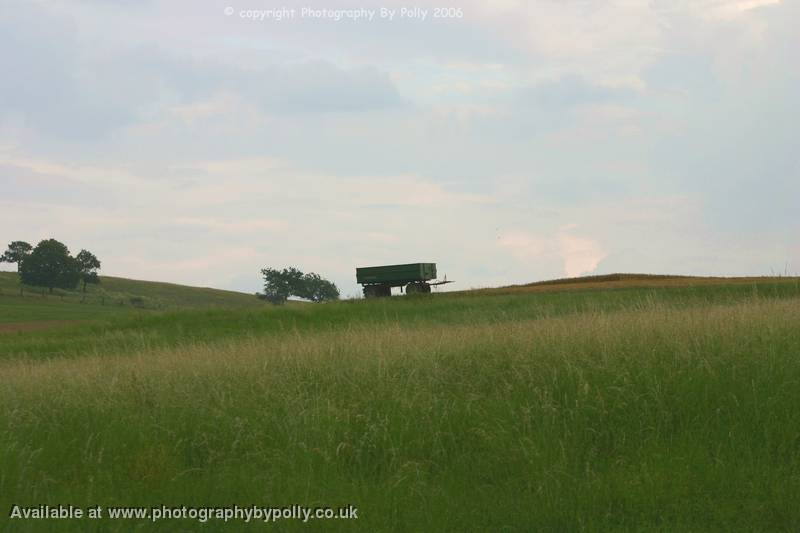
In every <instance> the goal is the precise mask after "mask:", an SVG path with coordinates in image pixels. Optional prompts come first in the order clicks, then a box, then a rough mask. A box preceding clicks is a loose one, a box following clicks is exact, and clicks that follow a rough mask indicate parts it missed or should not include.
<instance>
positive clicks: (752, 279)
mask: <svg viewBox="0 0 800 533" xmlns="http://www.w3.org/2000/svg"><path fill="white" fill-rule="evenodd" d="M798 280H800V278H798V277H786V276H761V277H758V276H749V277H723V276H678V275H671V274H626V273H614V274H603V275H598V276H581V277H575V278H559V279H551V280H544V281H534V282H531V283H524V284H521V285H506V286H503V287H486V288H478V289H471V290H469V291H455V292H460V293H475V294H514V293H527V292H554V291H563V290H586V289H644V288H659V287H664V288H666V287H694V286H707V285H741V284H750V285H753V284H758V283H776V282H797V281H798Z"/></svg>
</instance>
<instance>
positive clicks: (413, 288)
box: [406, 281, 431, 294]
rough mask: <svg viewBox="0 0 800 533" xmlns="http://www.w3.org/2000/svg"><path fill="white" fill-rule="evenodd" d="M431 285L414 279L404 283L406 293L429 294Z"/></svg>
mask: <svg viewBox="0 0 800 533" xmlns="http://www.w3.org/2000/svg"><path fill="white" fill-rule="evenodd" d="M430 292H431V286H430V285H428V284H427V283H425V282H424V281H414V282H411V283H409V284H408V285H406V294H430Z"/></svg>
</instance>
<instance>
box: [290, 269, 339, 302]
mask: <svg viewBox="0 0 800 533" xmlns="http://www.w3.org/2000/svg"><path fill="white" fill-rule="evenodd" d="M302 285H303V287H302V291H300V294H297V296H300V297H301V298H305V299H307V300H311V301H312V302H324V301H326V300H338V299H339V289H338V287H336V284H335V283H333V282H330V281H328V280H327V279H324V278H322V277H321V276H320V275H319V274H315V273H314V272H309V273H308V274H306V275H304V276H303V283H302Z"/></svg>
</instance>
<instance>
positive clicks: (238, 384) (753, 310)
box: [0, 288, 800, 531]
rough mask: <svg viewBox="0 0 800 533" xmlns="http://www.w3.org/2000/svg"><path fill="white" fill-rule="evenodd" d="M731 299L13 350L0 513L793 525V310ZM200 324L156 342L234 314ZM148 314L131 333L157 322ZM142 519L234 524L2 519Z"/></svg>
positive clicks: (477, 309) (648, 297)
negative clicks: (55, 352) (187, 510)
mask: <svg viewBox="0 0 800 533" xmlns="http://www.w3.org/2000/svg"><path fill="white" fill-rule="evenodd" d="M672 290H674V289H670V291H672ZM737 290H738V289H736V290H734V291H733V292H725V291H719V290H717V291H716V292H710V293H704V292H683V293H680V292H679V293H674V292H669V291H666V292H655V293H652V292H632V293H631V292H628V293H624V292H619V293H617V292H614V293H606V296H598V295H597V294H594V293H591V294H594V296H587V295H586V294H584V296H576V295H575V294H574V293H570V295H569V296H566V295H562V297H563V298H564V299H563V300H559V299H558V297H557V296H556V295H553V296H552V299H551V300H548V299H547V298H544V299H542V300H531V301H527V300H525V299H524V298H523V299H522V300H519V299H517V300H515V299H514V298H518V297H502V298H501V297H486V298H461V299H458V298H456V299H446V298H444V299H437V298H433V299H431V298H427V299H425V298H420V299H407V300H391V301H381V302H374V303H373V302H366V303H363V302H362V303H359V302H354V303H342V304H337V305H332V306H315V307H313V308H312V309H313V310H311V311H306V310H305V309H304V310H278V311H275V312H274V314H272V313H266V314H265V315H264V317H260V316H255V315H253V320H256V321H257V320H263V322H256V325H258V326H259V327H261V326H264V325H265V324H271V325H270V326H269V327H266V329H267V332H266V333H263V332H259V331H258V328H257V327H253V328H248V327H238V329H236V331H235V334H231V335H227V336H226V335H217V334H216V333H220V332H221V331H223V330H224V328H225V326H219V327H220V328H221V329H219V330H216V333H215V334H214V335H212V336H211V337H209V338H204V337H196V338H195V337H192V336H191V335H189V336H186V335H184V336H183V337H180V338H175V339H173V340H172V341H171V342H165V343H152V344H150V345H146V344H143V345H142V346H140V348H139V349H137V350H129V351H124V350H123V352H121V353H119V354H116V355H115V353H114V352H112V351H106V350H103V349H100V348H101V347H102V346H107V347H109V348H113V347H115V346H122V347H125V346H127V345H125V344H124V343H123V344H120V345H117V344H114V343H113V342H111V341H108V340H105V341H103V343H105V342H107V343H108V344H97V345H95V349H94V350H89V351H88V352H84V353H83V354H77V353H73V354H69V357H63V356H58V357H51V358H47V359H41V358H36V357H35V355H36V354H34V353H27V354H26V355H20V354H18V353H17V354H16V355H12V356H10V357H6V358H5V359H3V360H0V375H2V380H0V472H1V473H2V474H1V475H0V509H8V507H9V505H10V504H11V503H12V502H13V503H17V504H23V505H34V504H40V503H51V504H55V503H73V504H80V505H97V504H101V505H160V504H170V505H198V506H199V505H217V506H219V505H226V504H239V505H251V504H262V503H263V504H273V505H289V504H293V503H300V504H305V505H311V506H313V505H330V506H339V505H345V504H353V505H356V506H357V507H358V508H359V520H358V521H357V522H350V521H335V520H334V521H326V522H316V523H313V524H310V525H306V526H303V525H302V524H294V523H289V522H283V523H280V524H279V525H278V526H276V529H277V530H284V529H295V528H297V529H309V528H310V529H314V530H322V531H331V530H333V531H336V530H345V529H352V528H354V527H356V528H358V529H361V530H364V531H479V530H480V531H580V530H585V531H652V530H661V531H759V530H760V531H793V530H796V528H797V524H798V523H800V511H798V509H800V410H798V408H797V407H798V406H800V359H799V358H798V356H799V355H800V298H798V296H797V295H796V294H791V293H790V292H791V291H789V292H786V290H784V289H782V288H781V289H776V291H773V292H770V290H771V289H770V290H768V291H766V292H765V291H759V290H756V291H755V292H754V291H753V290H752V288H751V289H750V290H749V291H745V292H736V291H737ZM787 290H788V289H787ZM782 291H783V292H782ZM587 294H588V293H587ZM665 294H666V296H665ZM606 297H607V299H604V298H606ZM537 298H538V297H537ZM575 298H577V299H575ZM521 302H522V303H521ZM186 316H191V317H192V318H191V319H190V318H186ZM186 316H183V317H180V316H178V315H167V316H164V317H162V320H163V322H162V323H163V324H166V325H165V326H164V331H163V332H162V334H164V335H166V333H165V331H166V330H168V329H170V328H174V327H176V326H177V325H178V324H180V323H181V320H187V321H189V320H195V321H198V322H203V321H205V323H207V325H208V327H212V328H213V327H214V326H212V323H213V322H214V321H215V320H222V321H224V315H216V314H214V313H211V314H210V315H202V314H200V315H197V314H192V315H186ZM233 316H235V317H237V318H236V319H237V320H243V319H244V318H245V317H250V316H251V315H247V314H234V315H233ZM151 319H152V320H156V319H155V318H153V317H143V318H141V319H137V320H143V321H144V322H142V323H140V325H142V327H132V329H131V330H130V331H131V332H140V333H141V332H145V331H147V330H148V329H153V330H156V331H160V330H159V326H158V325H157V324H156V323H155V322H152V323H150V322H148V321H149V320H151ZM232 320H233V319H232ZM276 324H282V325H281V326H280V327H279V326H277V325H276ZM129 325H130V324H129ZM231 327H232V326H231ZM123 330H124V328H123V327H120V328H119V329H118V331H123ZM109 331H111V330H109ZM98 333H100V332H98ZM130 334H131V335H133V334H134V333H130ZM121 335H123V336H124V335H125V333H121ZM135 527H139V528H141V529H143V530H150V529H158V530H164V531H175V530H192V531H193V530H200V529H202V530H219V529H223V526H222V524H219V523H209V524H206V525H205V526H203V527H202V528H201V525H200V524H197V523H195V522H162V523H158V524H148V523H141V524H139V523H133V522H116V523H115V522H108V521H107V522H100V523H91V522H65V523H55V522H48V523H35V522H25V523H21V522H10V521H8V520H5V521H4V520H3V519H0V529H2V530H6V531H19V530H25V528H29V529H30V530H36V529H37V528H38V529H40V530H50V529H49V528H52V530H75V531H86V530H92V528H94V530H97V531H107V530H120V531H128V530H131V529H133V528H135ZM249 528H252V529H262V528H263V525H260V524H259V525H251V526H246V525H244V524H236V525H235V526H234V527H231V526H230V525H229V527H228V528H227V529H229V530H244V529H249Z"/></svg>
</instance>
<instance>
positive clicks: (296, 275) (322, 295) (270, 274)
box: [256, 267, 339, 305]
mask: <svg viewBox="0 0 800 533" xmlns="http://www.w3.org/2000/svg"><path fill="white" fill-rule="evenodd" d="M261 274H262V275H263V276H264V293H263V294H259V293H256V296H257V297H259V298H261V299H262V300H267V301H268V302H271V303H273V304H276V305H280V304H283V303H285V302H286V300H287V299H288V298H289V296H298V297H300V298H305V299H307V300H311V301H313V302H322V301H325V300H336V299H338V298H339V289H337V288H336V285H334V284H333V283H331V282H330V281H328V280H326V279H323V278H322V277H321V276H320V275H319V274H315V273H313V272H311V273H308V274H303V273H302V272H301V271H300V270H298V269H297V268H294V267H289V268H284V269H283V270H277V269H274V268H265V269H263V270H262V271H261Z"/></svg>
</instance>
